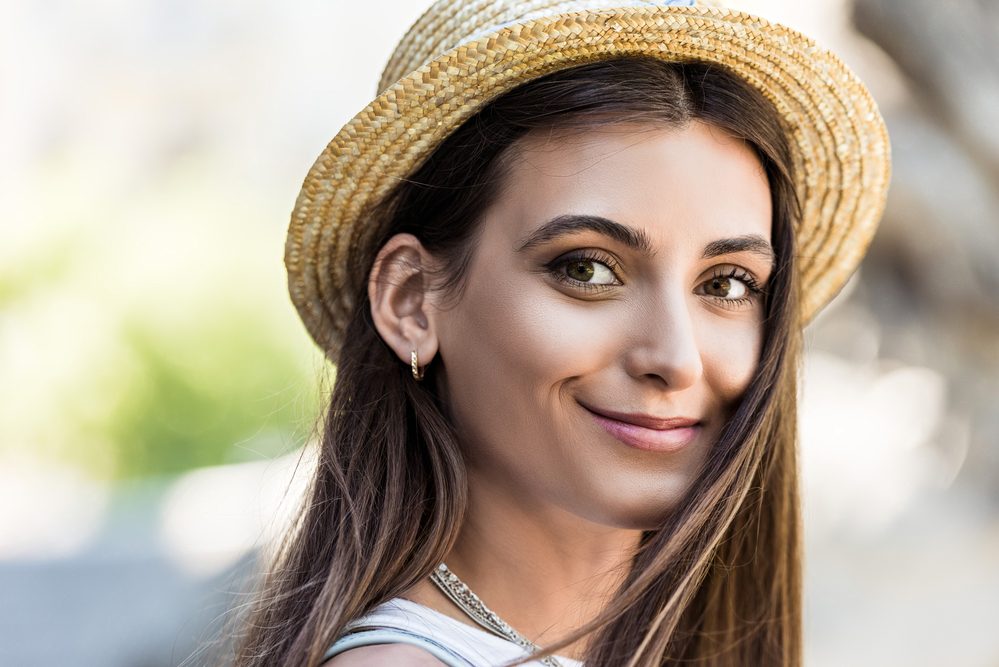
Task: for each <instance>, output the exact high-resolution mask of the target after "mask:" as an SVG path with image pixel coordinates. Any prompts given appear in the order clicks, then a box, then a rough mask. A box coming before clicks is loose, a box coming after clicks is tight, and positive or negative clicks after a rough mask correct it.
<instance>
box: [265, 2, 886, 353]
mask: <svg viewBox="0 0 999 667" xmlns="http://www.w3.org/2000/svg"><path fill="white" fill-rule="evenodd" d="M684 4H685V3H684ZM623 55H645V56H653V57H657V58H660V59H663V60H668V61H702V62H712V63H717V64H719V65H722V66H724V67H727V68H728V69H729V70H731V71H733V72H735V73H736V74H738V75H740V76H741V77H743V78H744V79H745V80H746V81H748V82H749V83H750V84H751V85H753V86H755V87H756V88H758V89H759V90H760V91H761V92H762V93H763V94H764V95H765V96H766V97H767V98H768V99H769V100H770V101H771V102H772V103H773V104H774V106H775V107H776V109H777V110H778V112H779V114H780V115H781V116H782V117H783V119H784V121H785V124H786V126H787V128H788V129H789V132H790V134H791V144H792V149H793V151H794V161H795V167H796V173H797V189H798V196H799V198H800V200H801V202H802V205H803V215H802V219H801V221H800V223H799V226H798V228H797V237H798V247H797V258H798V266H799V272H800V274H801V284H802V296H803V303H802V320H803V321H802V326H804V325H806V324H808V322H810V321H811V320H812V318H813V317H814V316H815V315H816V314H817V313H818V312H819V311H820V310H821V309H822V308H823V307H824V306H825V305H826V304H827V303H828V302H829V301H830V300H831V299H832V298H833V297H834V296H835V295H836V294H837V293H838V292H839V291H840V290H841V289H842V287H843V285H844V284H845V283H846V281H847V280H848V279H849V277H850V276H851V275H852V274H853V272H854V271H855V270H856V268H857V266H858V264H859V263H860V260H861V258H862V257H863V255H864V253H865V252H866V250H867V247H868V245H869V244H870V241H871V238H872V237H873V235H874V231H875V229H876V227H877V224H878V221H879V220H880V218H881V214H882V212H883V209H884V205H885V198H886V194H887V190H888V181H889V175H890V157H889V155H890V154H889V143H888V136H887V132H886V129H885V125H884V121H883V120H882V117H881V115H880V113H879V112H878V109H877V106H876V104H875V103H874V101H873V99H872V98H871V96H870V94H869V92H868V91H867V89H866V88H865V86H864V85H863V84H862V83H861V82H860V81H859V80H858V79H857V77H856V76H855V75H854V74H853V73H852V72H851V71H850V70H849V69H848V68H847V67H846V66H845V65H844V64H843V62H842V61H841V60H840V59H839V58H838V57H836V56H835V55H833V54H832V53H830V52H829V51H827V50H824V49H822V48H819V47H818V46H816V44H815V43H814V42H813V41H812V40H811V39H809V38H807V37H805V36H803V35H801V34H800V33H798V32H796V31H794V30H791V29H789V28H787V27H785V26H781V25H778V24H773V23H770V22H768V21H765V20H763V19H760V18H757V17H754V16H751V15H748V14H744V13H741V12H738V11H734V10H730V9H723V8H720V7H717V6H708V5H704V4H700V5H698V6H682V4H672V3H670V2H669V1H668V0H667V1H665V2H627V0H625V1H624V2H622V1H621V0H618V2H616V3H615V2H614V0H603V1H600V0H582V1H576V2H565V1H563V2H551V1H547V2H546V1H545V0H533V1H526V2H516V1H512V2H511V1H503V0H472V1H469V0H440V1H438V2H436V3H435V4H434V5H433V6H432V7H430V9H428V10H427V12H426V13H424V14H423V16H421V17H420V18H419V19H418V20H417V21H416V23H415V24H414V25H413V26H412V27H411V28H410V30H409V32H408V33H407V34H406V35H405V37H403V39H402V41H401V42H400V43H399V44H398V46H397V47H396V49H395V52H394V53H393V55H392V57H391V59H390V61H389V63H388V65H387V66H386V67H385V71H384V73H383V75H382V78H381V81H380V83H379V90H380V91H381V92H380V94H379V95H378V97H376V98H375V99H374V100H373V101H372V102H371V103H370V104H368V106H366V107H365V108H364V109H363V110H361V111H360V112H359V113H358V114H357V115H356V116H355V117H354V118H353V119H352V120H350V121H349V122H348V123H347V124H346V125H345V126H344V127H343V128H342V129H341V130H340V132H339V133H338V134H337V135H336V136H335V137H334V138H333V140H332V141H331V142H330V143H329V145H328V146H327V147H326V149H325V150H324V151H323V152H322V154H321V155H320V156H319V158H318V159H317V160H316V162H315V163H314V164H313V166H312V168H311V170H310V171H309V173H308V175H307V176H306V178H305V182H304V184H303V186H302V190H301V192H300V194H299V196H298V199H297V201H296V203H295V207H294V210H293V212H292V217H291V224H290V227H289V230H288V238H287V242H286V246H285V265H286V268H287V270H288V279H289V292H290V294H291V298H292V301H293V303H294V304H295V306H296V308H297V309H298V311H299V313H300V315H301V317H302V319H303V321H304V322H305V325H306V327H307V329H308V331H309V333H310V334H311V335H312V337H313V338H314V339H315V341H316V342H317V343H318V344H319V346H320V347H321V348H322V349H323V350H324V351H325V352H326V354H327V356H328V358H329V359H330V360H332V361H335V360H336V354H337V352H338V351H339V348H340V345H341V344H342V337H343V332H344V329H345V327H346V324H347V321H348V319H349V317H350V314H351V310H352V307H353V303H352V302H351V301H352V300H351V296H350V295H351V294H352V293H353V290H354V288H355V287H356V286H357V285H358V281H366V279H367V276H366V275H365V267H362V266H359V265H358V263H357V261H356V259H357V258H358V256H359V254H360V253H358V252H357V249H358V248H363V247H365V246H366V244H369V243H373V242H374V239H375V238H376V237H377V235H378V233H379V232H380V230H378V229H375V228H374V226H373V225H372V224H370V222H369V221H367V220H363V219H359V218H360V215H361V213H362V211H364V210H365V208H366V207H369V206H371V205H372V204H373V203H375V202H377V201H378V200H379V199H381V198H382V197H383V196H384V195H385V194H386V193H387V192H388V191H389V189H391V188H392V186H393V185H395V184H396V183H397V182H398V180H399V179H401V178H404V177H405V176H407V175H408V174H410V173H411V172H412V171H413V170H415V169H416V168H417V167H418V166H419V165H420V164H422V162H423V161H424V159H425V158H426V157H427V156H428V155H429V154H430V153H431V152H432V151H433V149H434V148H435V147H436V146H437V145H438V144H439V143H440V142H441V141H442V140H443V139H444V138H445V137H446V136H447V135H448V134H450V133H451V132H452V131H453V130H454V129H456V128H457V127H458V126H459V125H460V124H461V123H463V122H464V121H465V120H467V119H468V118H469V117H471V116H472V115H474V114H475V113H476V112H477V111H478V110H479V109H481V108H482V107H483V106H484V105H485V104H487V103H488V102H489V101H490V100H491V99H493V98H495V97H497V96H499V95H502V94H503V93H505V92H507V91H509V90H511V89H512V88H514V87H516V86H517V85H519V84H521V83H524V82H526V81H529V80H531V79H534V78H537V77H539V76H543V75H545V74H548V73H550V72H554V71H556V70H560V69H564V68H567V67H572V66H575V65H579V64H583V63H587V62H592V61H595V60H601V59H606V58H613V57H619V56H623Z"/></svg>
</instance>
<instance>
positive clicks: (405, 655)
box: [323, 644, 444, 667]
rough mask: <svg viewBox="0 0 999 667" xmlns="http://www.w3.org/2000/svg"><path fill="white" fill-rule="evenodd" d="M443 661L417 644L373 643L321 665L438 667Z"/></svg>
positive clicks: (332, 666) (337, 656)
mask: <svg viewBox="0 0 999 667" xmlns="http://www.w3.org/2000/svg"><path fill="white" fill-rule="evenodd" d="M443 664H444V663H443V662H441V661H440V660H438V659H437V658H435V657H434V656H432V655H431V654H430V653H429V652H427V651H425V650H423V649H422V648H420V647H419V646H412V645H410V644H374V645H371V646H359V647H357V648H352V649H349V650H347V651H344V652H343V653H340V654H337V655H335V656H333V657H332V658H331V659H330V660H328V661H326V662H324V663H323V667H385V666H386V665H392V666H395V665H398V667H440V666H441V665H443Z"/></svg>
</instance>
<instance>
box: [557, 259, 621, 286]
mask: <svg viewBox="0 0 999 667" xmlns="http://www.w3.org/2000/svg"><path fill="white" fill-rule="evenodd" d="M563 273H564V275H566V276H567V277H569V278H572V279H573V280H578V281H579V282H581V283H588V284H591V285H613V284H614V283H616V282H617V278H616V277H615V276H614V271H612V270H611V268H610V267H609V266H607V265H606V264H604V263H603V262H598V261H596V260H593V259H570V260H568V261H567V262H566V263H565V264H564V266H563Z"/></svg>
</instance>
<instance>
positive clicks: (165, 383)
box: [107, 310, 318, 477]
mask: <svg viewBox="0 0 999 667" xmlns="http://www.w3.org/2000/svg"><path fill="white" fill-rule="evenodd" d="M262 315H263V313H260V312H257V313H254V312H252V311H250V312H245V311H239V310H235V311H226V310H222V311H221V312H216V313H214V314H213V315H212V316H210V317H208V318H199V319H197V320H195V321H194V322H192V323H190V324H188V325H187V326H184V327H179V328H178V330H174V331H170V332H163V331H161V330H160V329H157V328H155V327H152V326H150V325H149V323H148V322H147V321H144V320H140V321H133V322H130V323H128V325H127V326H126V328H125V334H124V337H123V339H124V341H125V342H126V343H127V344H128V346H129V347H130V349H131V351H132V353H133V355H134V358H135V359H136V360H137V361H138V368H137V373H134V374H133V381H132V382H130V383H129V385H128V386H127V387H124V388H123V389H124V391H125V395H124V396H123V397H122V400H121V401H120V402H119V403H118V407H117V410H116V411H115V413H114V414H113V416H112V418H111V420H110V422H109V423H108V424H107V434H108V436H109V437H110V440H111V442H112V443H114V449H115V452H114V466H113V469H114V476H115V477H131V476H139V475H153V474H163V473H176V472H181V471H184V470H187V469H190V468H195V467H201V466H209V465H218V464H221V463H233V462H239V461H247V460H253V459H260V458H267V457H272V456H276V455H280V454H285V453H287V452H289V451H291V450H292V449H294V448H295V447H297V446H299V445H301V444H302V441H303V440H304V439H305V438H307V437H308V435H309V432H310V429H311V427H312V422H313V416H314V415H315V414H316V407H317V398H318V397H317V395H316V393H315V391H314V390H310V388H312V387H315V385H316V382H315V377H312V376H310V374H309V373H308V372H306V369H304V368H302V367H301V365H300V364H297V363H296V359H295V358H293V357H292V355H291V354H290V351H289V349H288V346H287V345H286V344H284V341H283V340H281V339H280V338H279V337H278V336H276V335H275V332H274V331H273V330H272V329H271V328H268V327H266V326H262V323H261V322H260V321H259V320H260V318H261V317H262Z"/></svg>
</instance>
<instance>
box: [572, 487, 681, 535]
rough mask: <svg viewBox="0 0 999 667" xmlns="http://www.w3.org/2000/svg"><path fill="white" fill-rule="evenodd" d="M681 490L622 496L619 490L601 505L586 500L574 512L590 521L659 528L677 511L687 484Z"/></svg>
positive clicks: (635, 527)
mask: <svg viewBox="0 0 999 667" xmlns="http://www.w3.org/2000/svg"><path fill="white" fill-rule="evenodd" d="M689 486H690V485H689V484H686V485H685V486H684V489H683V491H682V492H670V491H668V490H665V489H663V490H660V491H659V492H658V493H652V494H647V495H646V494H633V495H630V496H624V497H622V496H621V495H620V494H618V495H617V496H616V497H614V498H612V499H610V500H609V501H608V502H606V503H603V504H601V505H600V506H594V505H593V504H592V503H587V505H588V506H587V507H586V508H580V510H581V511H578V512H577V514H579V515H580V516H582V517H583V518H585V519H588V520H589V521H592V522H593V523H597V524H600V525H604V526H608V527H611V528H621V529H625V530H658V529H659V528H661V527H662V525H663V523H664V522H666V521H667V520H668V519H669V517H670V516H672V515H673V513H674V512H676V510H677V508H678V507H680V505H681V503H682V502H683V499H684V494H685V492H686V490H687V489H688V488H689Z"/></svg>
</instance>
